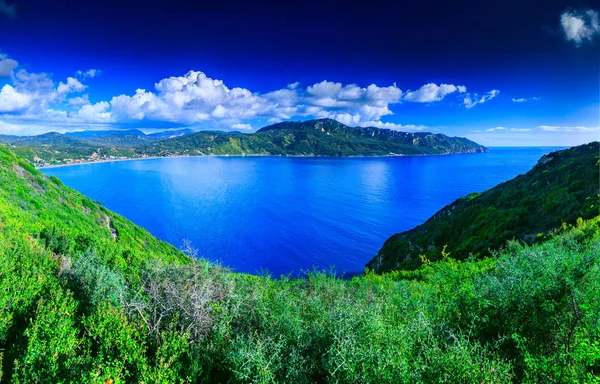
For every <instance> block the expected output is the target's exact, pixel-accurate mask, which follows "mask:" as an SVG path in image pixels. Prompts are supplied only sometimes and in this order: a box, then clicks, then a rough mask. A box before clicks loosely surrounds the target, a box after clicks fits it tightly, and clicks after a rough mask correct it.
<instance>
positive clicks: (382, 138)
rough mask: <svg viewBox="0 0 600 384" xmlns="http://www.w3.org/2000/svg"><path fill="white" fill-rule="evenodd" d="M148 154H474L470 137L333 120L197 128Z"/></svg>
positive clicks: (479, 148) (149, 149) (145, 148)
mask: <svg viewBox="0 0 600 384" xmlns="http://www.w3.org/2000/svg"><path fill="white" fill-rule="evenodd" d="M139 151H140V152H141V153H144V154H148V155H164V154H188V155H286V156H388V155H394V154H396V155H425V154H430V155H431V154H449V153H477V152H486V151H487V149H486V148H485V147H483V146H481V145H478V144H476V143H474V142H472V141H470V140H467V139H465V138H460V137H448V136H445V135H442V134H433V133H427V132H419V133H407V132H399V131H393V130H389V129H378V128H358V127H348V126H346V125H344V124H342V123H339V122H337V121H335V120H332V119H321V120H309V121H305V122H287V123H279V124H275V125H271V126H268V127H265V128H262V129H260V130H259V131H258V132H256V133H252V134H240V133H237V134H227V133H223V132H199V133H196V134H193V135H186V136H181V137H177V138H174V139H171V140H165V141H160V142H157V143H154V144H150V145H147V146H142V147H140V148H139Z"/></svg>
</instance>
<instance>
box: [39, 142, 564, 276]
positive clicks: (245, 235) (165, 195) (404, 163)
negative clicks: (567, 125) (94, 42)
mask: <svg viewBox="0 0 600 384" xmlns="http://www.w3.org/2000/svg"><path fill="white" fill-rule="evenodd" d="M557 149H559V148H543V147H534V148H522V147H519V148H499V147H496V148H491V149H490V152H489V153H484V154H467V155H449V156H415V157H408V156H407V157H378V158H358V157H357V158H315V157H313V158H297V157H180V158H165V159H148V160H135V161H122V162H113V163H96V164H85V165H75V166H69V167H61V168H50V169H45V170H44V172H45V173H46V174H48V175H54V176H57V177H58V178H60V179H61V180H62V181H63V182H64V183H65V184H66V185H67V186H69V187H71V188H74V189H77V190H79V191H80V192H81V193H83V194H84V195H87V196H88V197H90V198H92V199H94V200H97V201H99V202H100V203H102V204H103V205H104V206H106V207H107V208H109V209H111V210H113V211H115V212H117V213H119V214H121V215H123V216H125V217H127V218H128V219H130V220H132V221H133V222H135V223H136V224H139V225H141V226H143V227H145V228H146V229H148V230H149V231H150V232H151V233H152V234H153V235H155V236H157V237H158V238H160V239H163V240H165V241H167V242H169V243H171V244H173V245H175V246H177V247H179V246H181V244H182V241H183V239H189V240H191V241H192V243H193V245H194V246H195V247H196V248H197V249H198V254H199V255H201V256H202V257H204V258H206V259H209V260H212V261H218V262H221V263H222V264H223V265H225V266H228V267H230V268H232V269H234V270H236V271H240V272H248V273H253V274H260V273H266V272H267V271H268V272H269V273H271V274H272V275H274V276H276V277H278V276H280V275H282V274H293V275H298V274H300V273H302V271H307V270H312V269H314V268H317V269H321V270H323V269H325V270H330V269H332V268H333V269H334V270H335V271H336V272H337V273H338V274H344V273H346V274H354V273H359V272H361V271H362V270H363V268H364V265H365V264H366V263H367V262H368V261H369V260H370V259H371V258H372V257H373V256H374V255H375V254H376V253H377V251H378V250H379V249H380V248H381V246H382V245H383V243H384V242H385V240H386V239H387V238H388V237H390V236H391V235H393V234H394V233H397V232H401V231H405V230H407V229H411V228H413V227H415V226H416V225H419V224H421V223H423V222H424V221H425V220H427V219H428V218H429V217H430V216H431V215H433V214H434V213H435V212H437V211H438V210H439V209H441V208H442V207H444V206H445V205H447V204H449V203H451V202H452V201H454V200H455V199H456V198H458V197H461V196H465V195H467V194H468V193H471V192H478V191H483V190H486V189H489V188H491V187H493V186H495V185H496V184H498V183H501V182H503V181H506V180H509V179H511V178H513V177H515V176H517V175H519V174H522V173H525V172H527V171H528V170H529V169H530V168H531V167H532V166H533V165H534V164H535V163H536V162H537V160H538V159H539V158H540V156H542V155H543V154H546V153H548V152H551V151H554V150H557Z"/></svg>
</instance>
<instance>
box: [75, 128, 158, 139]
mask: <svg viewBox="0 0 600 384" xmlns="http://www.w3.org/2000/svg"><path fill="white" fill-rule="evenodd" d="M65 135H67V136H73V137H78V138H80V139H95V138H98V137H105V136H146V135H145V134H144V132H142V131H140V130H137V129H127V130H121V129H114V130H107V131H78V132H67V133H66V134H65Z"/></svg>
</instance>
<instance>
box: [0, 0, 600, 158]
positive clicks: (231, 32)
mask: <svg viewBox="0 0 600 384" xmlns="http://www.w3.org/2000/svg"><path fill="white" fill-rule="evenodd" d="M414 3H415V2H394V3H391V2H378V1H372V2H369V3H368V5H365V4H364V3H363V4H360V5H352V4H346V5H345V6H344V7H339V6H338V5H337V4H335V3H333V2H332V3H329V2H327V1H322V2H319V3H314V4H312V3H310V2H309V3H303V4H302V5H296V6H295V8H289V7H287V6H286V5H285V4H281V3H277V2H273V3H268V2H262V3H260V2H258V3H257V2H252V3H251V4H250V3H248V2H240V3H236V2H219V4H209V5H207V4H203V5H199V4H198V3H186V2H185V1H174V2H173V1H171V2H167V1H158V0H157V1H155V2H149V3H147V4H145V5H144V6H143V7H141V6H140V5H139V2H133V1H113V0H107V1H104V2H94V3H90V2H68V1H33V0H22V1H18V0H0V134H17V135H31V134H38V133H43V132H48V131H59V132H65V131H69V130H83V129H107V128H110V129H115V128H132V127H135V128H142V129H166V128H169V129H170V128H179V127H190V128H193V129H196V130H200V129H223V130H232V129H233V130H238V131H244V132H252V131H254V130H256V129H258V128H260V127H262V126H265V125H268V124H270V123H273V122H278V121H285V120H300V119H301V120H306V119H311V118H320V117H331V118H335V119H337V120H339V121H341V122H343V123H346V124H349V125H353V126H376V127H381V128H390V129H398V130H406V131H433V132H441V133H444V134H448V135H453V136H466V137H468V138H471V139H473V140H475V141H477V142H480V143H481V144H484V145H489V146H494V145H576V144H580V143H585V142H589V141H593V140H598V139H600V96H599V94H600V69H599V64H600V25H599V24H600V21H599V15H598V11H600V9H599V7H598V6H597V4H596V7H594V6H593V5H592V4H590V3H589V2H588V3H586V2H581V1H571V2H564V1H553V0H551V1H538V2H531V1H530V2H522V1H512V0H509V1H504V2H501V4H500V3H498V4H489V2H482V4H473V2H472V1H470V2H468V1H458V2H451V3H452V4H448V2H440V3H439V4H434V3H431V2H427V3H426V4H422V5H420V4H414ZM525 3H527V4H525Z"/></svg>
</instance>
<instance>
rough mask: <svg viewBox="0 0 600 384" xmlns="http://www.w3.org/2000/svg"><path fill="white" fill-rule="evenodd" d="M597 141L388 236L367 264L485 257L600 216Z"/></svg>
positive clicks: (382, 267) (380, 267)
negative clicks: (447, 255)
mask: <svg viewBox="0 0 600 384" xmlns="http://www.w3.org/2000/svg"><path fill="white" fill-rule="evenodd" d="M599 153H600V146H599V143H598V142H594V143H590V144H586V145H581V146H578V147H574V148H570V149H567V150H563V151H558V152H552V153H550V154H548V155H546V156H543V157H542V158H541V159H540V161H539V162H538V163H537V165H536V166H535V167H533V169H532V170H531V171H529V172H527V173H526V174H525V175H520V176H518V177H516V178H514V179H512V180H509V181H507V182H505V183H502V184H500V185H497V186H496V187H494V188H492V189H490V190H488V191H485V192H483V193H477V194H470V195H468V196H466V197H464V198H461V199H458V200H456V201H455V202H454V203H452V204H450V205H448V206H446V207H444V208H443V209H441V210H440V211H439V212H437V213H436V214H435V215H434V216H433V217H431V218H430V219H429V220H427V221H426V222H425V223H424V224H422V225H420V226H418V227H416V228H414V229H411V230H409V231H406V232H403V233H399V234H396V235H394V236H392V237H391V238H389V239H388V240H387V241H386V243H385V244H384V246H383V247H382V248H381V250H380V251H379V253H378V254H377V256H375V258H373V260H371V261H370V262H369V264H367V267H368V268H371V269H373V270H375V271H377V272H384V271H389V270H393V269H412V268H416V267H418V266H419V265H421V263H422V261H421V256H424V257H425V258H427V259H429V260H436V259H439V257H440V255H441V250H442V248H443V247H444V246H446V247H447V251H448V252H450V253H451V255H452V257H453V258H457V259H462V260H464V259H466V258H467V257H468V256H469V255H470V254H473V255H476V256H487V255H489V254H490V252H489V250H494V249H499V248H501V247H503V246H504V245H505V244H506V242H507V241H508V240H512V239H517V240H521V241H526V242H528V243H532V242H534V241H540V240H543V239H544V238H545V237H544V235H545V234H546V233H548V231H550V230H551V229H554V228H558V227H560V226H561V225H562V223H569V224H574V223H575V220H576V219H577V218H578V217H581V218H583V219H590V218H592V217H595V216H597V215H598V214H599V213H600V204H599V200H598V196H599V193H600V189H599V187H600V185H599V180H600V167H599V163H598V161H599V160H598V158H599Z"/></svg>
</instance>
